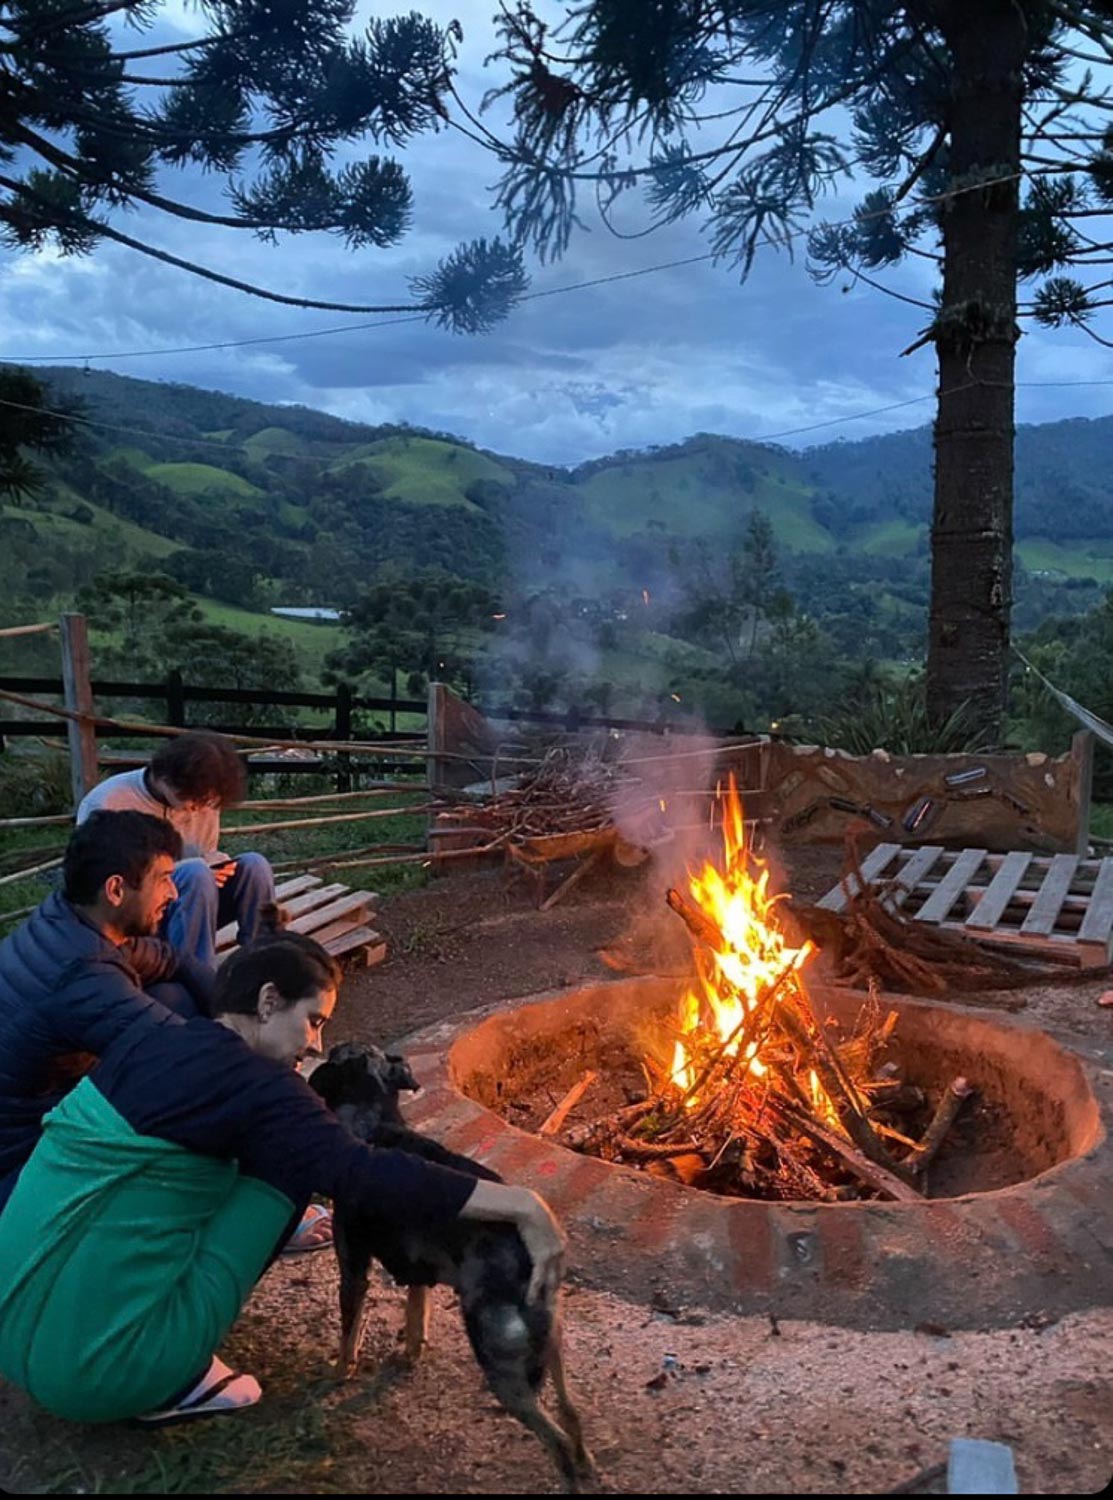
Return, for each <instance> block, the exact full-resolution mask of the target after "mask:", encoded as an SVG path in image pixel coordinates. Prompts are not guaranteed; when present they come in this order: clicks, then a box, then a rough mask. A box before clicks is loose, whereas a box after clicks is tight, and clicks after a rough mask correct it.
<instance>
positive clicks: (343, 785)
mask: <svg viewBox="0 0 1113 1500" xmlns="http://www.w3.org/2000/svg"><path fill="white" fill-rule="evenodd" d="M351 737H352V690H351V688H350V687H349V686H348V684H347V683H346V682H338V683H337V684H336V729H335V733H334V736H333V738H334V739H338V740H350V739H351ZM336 761H337V765H336V790H337V791H338V792H350V791H351V789H352V757H351V756H350V755H349V753H348V752H347V750H341V751H340V753H339V754H338V756H337V758H336Z"/></svg>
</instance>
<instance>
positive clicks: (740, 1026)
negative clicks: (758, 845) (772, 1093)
mask: <svg viewBox="0 0 1113 1500" xmlns="http://www.w3.org/2000/svg"><path fill="white" fill-rule="evenodd" d="M719 796H720V800H721V804H722V808H723V852H724V860H723V867H722V869H720V868H719V867H718V866H716V865H715V864H713V863H711V861H710V860H709V861H707V863H705V864H704V866H703V868H702V869H701V870H699V871H698V873H693V872H692V871H689V878H688V889H689V891H690V892H691V895H692V898H693V900H694V901H695V903H696V905H697V906H699V907H700V909H701V910H702V911H704V912H705V913H706V914H707V916H709V917H710V918H711V920H712V921H713V922H714V923H715V925H716V927H717V928H718V929H719V931H720V932H721V933H722V935H723V946H722V948H721V949H719V950H718V951H717V952H715V953H713V954H712V956H711V961H710V963H700V964H699V981H700V984H699V989H695V988H693V989H690V990H689V991H688V992H687V994H686V995H685V996H684V997H683V999H682V1000H681V1002H680V1013H679V1017H678V1022H679V1031H680V1036H679V1037H678V1039H677V1041H676V1044H675V1047H674V1051H673V1061H672V1070H671V1077H672V1081H673V1083H675V1084H676V1086H677V1087H678V1088H679V1089H682V1090H683V1091H684V1092H685V1093H687V1092H688V1091H689V1090H690V1089H692V1087H693V1085H694V1083H695V1081H696V1079H697V1078H698V1077H699V1070H698V1065H697V1060H696V1047H695V1045H694V1044H695V1042H696V1040H697V1034H699V1033H702V1034H703V1035H704V1036H707V1034H708V1033H710V1035H711V1037H712V1038H715V1037H717V1038H718V1040H719V1042H720V1043H724V1042H725V1043H728V1045H727V1047H726V1055H727V1056H729V1057H735V1056H737V1055H738V1053H739V1052H740V1051H741V1052H742V1055H743V1057H744V1058H745V1059H746V1060H747V1062H748V1064H749V1071H750V1073H751V1075H753V1076H756V1077H760V1076H761V1075H762V1074H763V1073H764V1072H765V1065H764V1064H763V1063H762V1061H761V1058H760V1056H759V1052H760V1045H761V1041H760V1038H759V1037H753V1036H750V1035H748V1034H747V1025H746V1021H747V1018H748V1017H749V1016H750V1015H751V1014H752V1012H753V1011H754V1010H755V1009H756V1008H757V1005H758V1002H759V1000H760V999H761V997H762V996H763V995H764V993H765V991H766V990H767V989H768V987H769V986H770V985H773V984H775V983H776V982H777V980H778V979H779V978H780V977H781V975H782V974H783V973H784V972H785V970H786V969H789V970H791V971H792V972H793V973H794V974H797V975H798V974H799V971H800V969H801V967H802V966H803V964H804V963H805V962H806V960H807V959H808V958H809V957H810V956H811V954H812V953H813V952H814V951H815V950H814V946H813V944H812V943H811V942H805V943H804V944H803V946H802V947H800V948H793V947H791V946H790V945H789V944H788V942H787V941H786V939H785V936H784V933H783V932H782V931H781V929H780V926H779V924H778V922H777V916H776V906H777V903H778V901H779V900H780V899H781V896H780V895H778V894H770V891H769V880H770V871H769V867H768V865H767V864H766V862H765V861H764V860H762V859H760V858H759V857H758V856H757V855H756V854H755V853H754V852H753V850H752V849H751V848H749V846H748V845H747V842H746V825H745V821H744V819H743V815H742V803H741V800H740V799H739V796H738V788H737V786H736V785H735V781H734V777H733V776H731V778H730V783H729V786H728V788H727V794H726V797H725V798H723V797H722V794H721V793H719ZM796 982H797V983H799V982H800V981H799V979H797V981H796ZM814 1089H815V1090H816V1091H818V1092H819V1093H822V1090H821V1088H820V1084H819V1080H818V1078H817V1079H816V1080H815V1083H814ZM687 1102H688V1105H689V1107H694V1106H695V1105H696V1104H697V1103H698V1102H700V1101H699V1096H698V1094H697V1095H696V1096H695V1097H693V1098H691V1099H689V1100H688V1101H687Z"/></svg>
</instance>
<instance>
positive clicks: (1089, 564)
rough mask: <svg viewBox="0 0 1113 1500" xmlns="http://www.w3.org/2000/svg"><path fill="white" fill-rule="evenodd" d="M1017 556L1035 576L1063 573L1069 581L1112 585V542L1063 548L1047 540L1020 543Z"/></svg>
mask: <svg viewBox="0 0 1113 1500" xmlns="http://www.w3.org/2000/svg"><path fill="white" fill-rule="evenodd" d="M1016 552H1017V556H1018V557H1019V558H1020V559H1021V561H1022V562H1023V563H1024V566H1025V567H1026V568H1028V569H1030V570H1031V571H1032V572H1033V573H1038V572H1046V573H1061V574H1063V575H1064V577H1068V578H1096V579H1097V581H1098V583H1110V582H1113V542H1109V541H1098V542H1093V543H1091V544H1089V545H1087V544H1086V542H1084V541H1078V542H1072V543H1071V544H1070V545H1068V546H1062V545H1060V543H1058V542H1051V541H1048V540H1047V539H1046V538H1045V537H1032V538H1030V539H1029V540H1027V541H1023V542H1018V543H1017V546H1016Z"/></svg>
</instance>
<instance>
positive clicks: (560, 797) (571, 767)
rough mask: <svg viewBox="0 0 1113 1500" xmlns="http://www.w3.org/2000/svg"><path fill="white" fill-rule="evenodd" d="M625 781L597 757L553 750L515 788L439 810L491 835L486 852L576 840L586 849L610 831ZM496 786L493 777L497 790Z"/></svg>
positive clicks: (593, 753)
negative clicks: (504, 846)
mask: <svg viewBox="0 0 1113 1500" xmlns="http://www.w3.org/2000/svg"><path fill="white" fill-rule="evenodd" d="M623 779H624V778H623V777H622V773H621V771H620V768H619V767H618V766H617V765H616V764H614V763H608V762H607V761H604V760H603V759H602V757H601V756H600V755H599V754H598V753H597V752H588V753H587V754H584V753H583V752H582V751H579V752H577V751H574V750H573V749H571V748H569V747H565V746H553V747H551V748H550V749H549V750H548V751H546V752H545V754H544V756H543V758H542V760H541V764H540V765H539V766H537V767H536V768H535V769H533V770H531V771H529V772H527V773H526V774H524V775H522V776H521V777H519V778H518V782H517V785H516V786H514V787H511V788H508V789H505V790H501V791H492V794H491V796H489V797H487V798H485V799H484V800H483V801H482V802H478V803H477V802H474V801H469V802H466V803H465V802H456V803H448V802H446V803H444V804H443V805H442V807H441V809H440V810H441V813H442V815H444V816H446V817H447V818H448V819H453V820H455V819H459V820H460V821H461V822H465V823H466V824H467V825H468V827H469V828H470V829H472V830H474V831H476V832H480V831H482V832H483V833H485V834H487V835H488V838H489V842H488V844H487V846H486V847H487V848H496V847H500V846H503V845H513V846H519V847H521V846H523V845H527V846H528V845H530V844H535V843H540V847H541V849H543V848H544V843H543V841H545V840H554V839H556V840H561V842H562V843H565V844H568V843H571V842H574V841H575V840H576V836H578V835H582V836H584V837H583V842H584V844H585V847H587V846H590V844H591V843H592V842H594V841H596V839H597V836H598V835H600V834H603V833H605V832H608V831H609V830H611V829H612V827H613V823H612V808H613V806H614V798H615V793H616V791H617V788H618V786H619V784H620V783H621V781H622V780H623ZM496 780H497V778H495V777H494V776H492V786H493V787H494V785H495V783H496ZM556 847H557V848H559V847H560V846H559V845H557V846H556Z"/></svg>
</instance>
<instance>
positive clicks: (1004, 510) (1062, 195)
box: [490, 0, 1113, 729]
mask: <svg viewBox="0 0 1113 1500" xmlns="http://www.w3.org/2000/svg"><path fill="white" fill-rule="evenodd" d="M538 9H541V7H540V6H539V7H538ZM560 9H561V10H562V12H563V19H562V21H561V23H560V24H559V25H558V26H556V27H555V29H554V28H552V27H550V26H547V25H546V24H545V23H544V21H543V20H542V19H541V18H540V17H539V16H538V15H537V14H536V13H535V12H534V10H533V8H532V7H531V5H530V4H529V3H524V4H520V5H518V6H516V7H513V8H512V7H511V6H510V5H509V4H504V6H503V14H502V18H501V23H500V24H501V30H502V47H501V51H500V54H499V56H500V58H501V59H502V61H503V62H504V63H508V64H509V67H510V70H511V74H512V77H511V81H510V82H509V83H508V84H507V85H506V86H505V87H503V88H502V89H500V90H499V91H498V93H499V95H500V96H506V97H508V98H509V99H510V100H511V102H512V106H513V111H514V118H515V122H516V123H515V132H514V136H513V138H512V139H509V140H505V141H501V140H496V139H495V138H494V137H493V135H492V136H491V137H490V140H491V144H492V145H493V146H494V149H496V150H497V151H498V152H499V153H500V154H501V156H502V159H503V161H504V163H505V172H504V176H503V178H502V182H501V185H500V201H501V204H502V207H503V209H504V211H505V214H506V218H507V223H508V227H509V229H510V231H511V233H512V236H513V238H514V239H515V241H516V242H519V243H529V244H532V245H533V246H534V247H535V249H536V250H538V251H539V252H540V253H541V254H542V255H557V254H560V253H561V252H562V251H564V250H565V248H566V247H567V245H568V243H569V240H570V237H571V235H572V233H573V231H574V229H575V227H576V225H577V222H578V220H577V211H578V210H581V205H582V203H583V201H584V199H585V198H586V199H587V200H588V201H589V202H591V203H592V204H593V205H597V207H598V211H599V212H600V213H601V214H602V216H603V218H604V219H607V218H608V217H609V215H610V213H611V212H612V210H613V208H614V206H615V203H616V201H617V200H618V199H619V198H620V197H622V196H623V195H626V194H629V193H632V192H636V191H638V190H640V191H641V192H642V193H643V195H644V198H645V200H646V203H647V208H648V212H649V213H650V214H651V215H652V216H653V218H654V220H655V222H658V223H666V222H668V221H670V220H675V219H678V218H680V217H682V216H685V215H699V216H701V217H702V218H703V219H704V221H705V224H706V227H707V230H708V233H709V235H710V244H711V248H712V250H713V251H714V253H715V254H716V255H717V256H718V257H720V258H721V259H723V260H724V261H727V262H729V263H730V264H731V265H733V266H735V267H737V268H738V270H739V271H740V272H741V274H742V275H743V276H745V274H746V273H747V272H748V271H749V269H750V267H751V265H752V263H753V259H754V256H755V254H757V253H758V251H759V250H760V249H761V247H762V246H765V245H772V246H774V247H779V248H782V249H785V250H788V251H791V250H792V249H793V248H794V247H795V246H796V245H797V244H799V243H800V242H801V240H802V239H803V238H804V237H806V239H807V245H808V252H809V263H810V269H811V270H812V272H813V274H814V275H816V276H817V277H818V278H819V279H821V280H830V279H833V278H838V280H839V281H840V282H841V283H843V284H845V282H846V279H847V277H848V276H849V277H851V278H856V279H860V280H861V281H862V282H864V283H866V284H867V285H870V286H877V287H878V288H879V289H881V290H885V287H884V274H885V272H886V270H887V269H888V268H891V267H893V266H895V265H897V263H898V262H900V261H902V260H904V259H905V258H906V257H909V256H915V257H923V258H925V259H926V261H927V262H928V263H931V264H934V265H935V266H936V267H937V269H938V276H939V280H938V288H937V291H936V294H935V297H934V300H932V301H929V302H924V303H923V306H924V307H925V308H926V317H925V316H923V315H921V321H922V323H924V324H926V326H925V327H923V328H922V330H918V337H917V338H916V339H915V341H914V342H913V343H912V345H911V348H910V349H909V350H908V351H906V352H909V353H911V352H913V350H915V349H917V348H920V347H922V346H924V345H932V344H933V345H934V346H935V350H936V355H937V359H938V368H939V391H938V397H939V401H938V411H937V417H936V423H935V507H934V518H933V526H932V559H933V564H932V598H931V617H930V636H929V646H928V702H929V708H930V711H931V712H932V714H933V715H934V716H935V717H937V718H940V719H941V718H943V717H945V716H946V715H947V714H948V713H949V712H950V711H952V710H953V709H955V708H956V707H957V706H958V705H959V704H961V703H969V704H970V706H971V708H972V710H973V712H974V714H975V715H976V716H977V717H978V718H979V719H980V720H981V721H982V723H983V725H987V726H989V727H990V728H991V729H999V728H1000V726H1001V724H1002V722H1003V719H1004V712H1005V702H1006V688H1007V671H1008V643H1009V613H1010V604H1011V595H1012V494H1013V392H1014V360H1015V350H1016V343H1017V339H1018V337H1019V335H1020V332H1021V327H1022V324H1023V320H1024V319H1025V318H1034V319H1036V320H1037V321H1038V322H1040V323H1043V324H1045V325H1047V326H1051V327H1056V326H1060V325H1064V324H1065V325H1069V326H1073V327H1076V328H1082V329H1085V330H1086V331H1087V332H1088V333H1090V334H1091V335H1092V336H1093V337H1095V338H1099V339H1100V335H1099V334H1098V333H1097V332H1096V331H1095V330H1094V329H1093V327H1092V326H1091V321H1092V319H1093V316H1094V313H1095V311H1096V310H1097V309H1098V308H1100V307H1102V306H1104V305H1108V303H1109V302H1110V300H1113V299H1111V298H1110V297H1109V295H1108V289H1109V288H1110V287H1111V286H1113V279H1110V277H1109V272H1108V267H1109V266H1110V265H1111V264H1113V230H1111V229H1110V225H1109V219H1108V217H1107V215H1108V214H1109V212H1110V210H1111V208H1113V97H1111V96H1110V91H1109V88H1108V86H1107V83H1108V80H1110V79H1113V6H1110V5H1109V4H1108V3H1102V0H976V3H975V0H904V3H899V4H898V3H892V0H577V3H574V4H568V5H565V6H562V7H560ZM553 11H554V7H553V6H552V5H551V4H546V6H545V7H544V14H545V16H547V17H548V16H551V15H552V13H553ZM864 179H866V180H868V185H867V184H866V183H864V182H863V180H864ZM848 182H849V183H850V184H851V185H853V184H859V183H861V184H863V190H862V196H861V197H860V200H859V202H858V204H857V207H856V209H855V211H854V212H853V213H852V214H851V215H850V216H848V217H844V218H842V219H841V220H839V221H836V222H827V223H824V222H822V221H821V219H820V216H819V211H818V205H819V200H820V199H821V198H822V197H823V196H824V195H825V194H827V193H829V192H831V191H832V190H833V189H835V188H836V187H837V186H840V185H845V184H846V183H848ZM848 190H849V189H848ZM581 211H582V210H581ZM1018 283H1019V284H1023V287H1024V299H1023V301H1021V300H1020V299H1019V297H1018ZM1103 294H1104V295H1103ZM911 300H913V301H915V300H916V299H911ZM1103 342H1104V341H1103Z"/></svg>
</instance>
